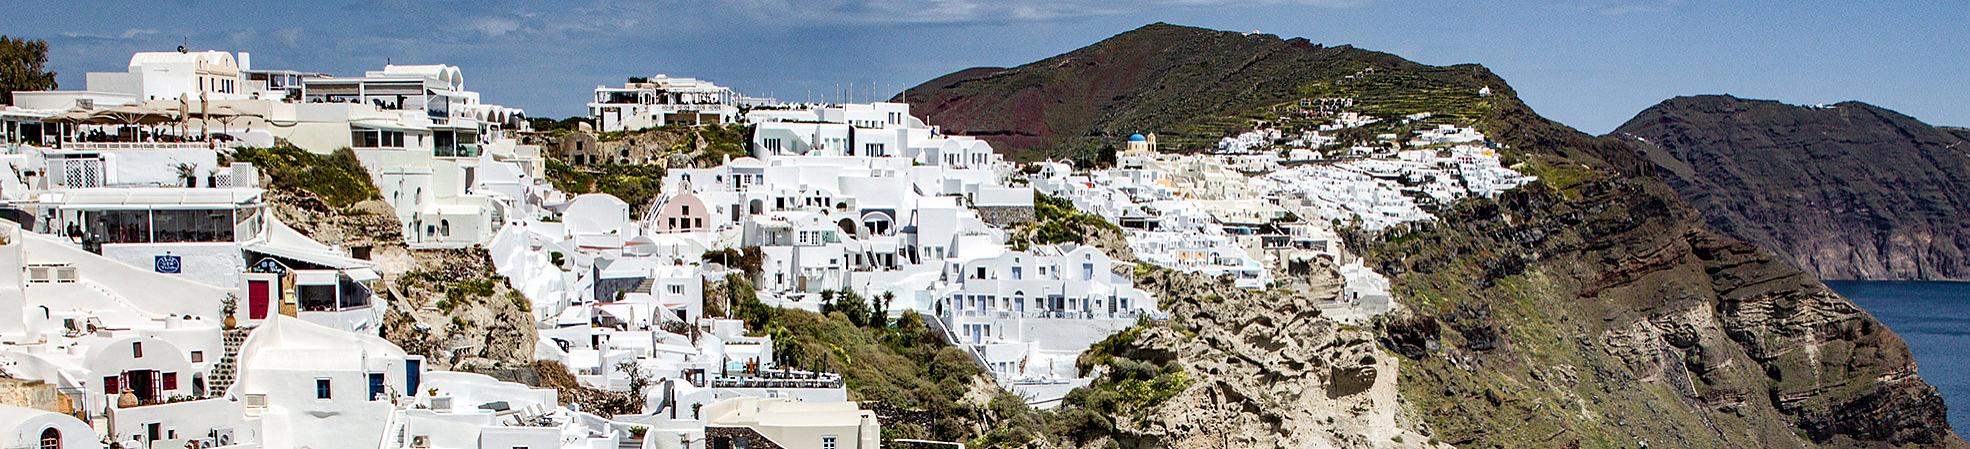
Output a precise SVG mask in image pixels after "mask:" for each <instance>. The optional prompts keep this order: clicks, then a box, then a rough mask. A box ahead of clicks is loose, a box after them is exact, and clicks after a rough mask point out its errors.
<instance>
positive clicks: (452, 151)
mask: <svg viewBox="0 0 1970 449" xmlns="http://www.w3.org/2000/svg"><path fill="white" fill-rule="evenodd" d="M484 151H485V149H484V148H482V147H480V146H479V145H478V144H462V145H453V146H449V147H443V146H441V147H438V149H437V150H434V151H433V155H435V156H437V157H456V158H476V157H479V154H480V153H482V152H484Z"/></svg>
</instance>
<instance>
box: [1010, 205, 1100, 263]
mask: <svg viewBox="0 0 1970 449" xmlns="http://www.w3.org/2000/svg"><path fill="white" fill-rule="evenodd" d="M1033 215H1034V219H1035V220H1034V222H1032V223H1028V224H1027V225H1026V226H1023V227H1021V228H1020V229H1018V230H1017V231H1015V232H1014V233H1013V235H1012V237H1011V239H1010V240H1011V242H1010V243H1011V245H1012V247H1013V249H1016V250H1021V251H1024V250H1026V249H1027V248H1029V247H1031V246H1032V245H1057V244H1061V243H1086V237H1087V234H1088V231H1089V230H1092V229H1106V230H1111V231H1115V232H1118V233H1119V232H1121V228H1120V227H1117V226H1115V224H1114V223H1109V222H1108V220H1106V219H1102V218H1101V217H1100V216H1097V215H1094V214H1090V213H1086V212H1081V211H1080V210H1079V209H1075V208H1074V203H1073V202H1071V201H1067V199H1066V198H1061V197H1057V196H1052V195H1047V194H1043V193H1038V192H1034V193H1033Z"/></svg>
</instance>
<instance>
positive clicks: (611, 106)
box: [588, 74, 739, 132]
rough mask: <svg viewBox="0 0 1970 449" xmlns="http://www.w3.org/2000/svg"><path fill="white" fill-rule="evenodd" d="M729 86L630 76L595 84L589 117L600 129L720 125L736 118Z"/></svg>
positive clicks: (734, 102)
mask: <svg viewBox="0 0 1970 449" xmlns="http://www.w3.org/2000/svg"><path fill="white" fill-rule="evenodd" d="M737 100H738V95H737V94H736V93H733V92H732V89H731V88H727V87H723V86H719V85H717V84H713V83H712V82H710V81H705V80H700V79H696V78H675V77H671V76H669V75H661V74H660V75H657V76H654V77H650V78H640V77H638V78H631V79H630V82H629V83H627V84H624V85H623V87H604V86H596V87H595V96H594V98H592V99H590V101H589V103H588V115H589V118H591V119H593V120H595V129H596V130H598V131H602V132H611V131H634V130H638V129H644V128H654V127H659V126H668V125H685V126H698V125H723V124H728V123H733V122H735V121H737V120H738V119H739V107H738V105H737Z"/></svg>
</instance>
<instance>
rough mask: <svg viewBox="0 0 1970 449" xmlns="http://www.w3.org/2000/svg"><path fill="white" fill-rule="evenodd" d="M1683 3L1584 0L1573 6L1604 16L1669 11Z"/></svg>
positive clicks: (1678, 1) (1677, 0)
mask: <svg viewBox="0 0 1970 449" xmlns="http://www.w3.org/2000/svg"><path fill="white" fill-rule="evenodd" d="M1682 4H1683V2H1682V0H1596V1H1583V2H1580V3H1577V4H1575V5H1573V7H1574V9H1578V10H1581V11H1585V12H1590V13H1594V14H1600V15H1603V16H1625V15H1629V14H1652V13H1660V12H1669V10H1672V9H1676V7H1678V6H1682Z"/></svg>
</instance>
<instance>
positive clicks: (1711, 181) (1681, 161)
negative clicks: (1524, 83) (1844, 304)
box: [1614, 96, 1970, 280]
mask: <svg viewBox="0 0 1970 449" xmlns="http://www.w3.org/2000/svg"><path fill="white" fill-rule="evenodd" d="M1614 136H1616V137H1619V138H1622V139H1623V140H1625V141H1627V142H1629V143H1630V144H1632V146H1633V147H1634V148H1635V149H1636V151H1638V152H1641V153H1642V154H1644V155H1645V156H1646V157H1647V158H1648V161H1649V162H1651V163H1652V164H1653V165H1654V166H1655V170H1654V171H1653V172H1654V174H1655V176H1656V177H1657V178H1660V179H1662V180H1663V181H1665V182H1667V183H1669V185H1670V186H1671V187H1674V188H1675V189H1676V191H1677V192H1678V193H1679V194H1681V195H1682V196H1683V198H1685V199H1686V200H1688V201H1689V202H1690V204H1691V205H1693V206H1695V207H1696V209H1697V210H1698V211H1701V212H1702V214H1703V217H1704V219H1705V220H1706V221H1708V222H1709V223H1710V224H1711V225H1712V226H1715V227H1716V228H1717V229H1718V230H1719V231H1723V232H1724V233H1725V234H1728V235H1730V236H1732V237H1737V238H1739V239H1743V240H1746V241H1750V242H1752V243H1755V244H1758V245H1759V246H1761V247H1764V248H1765V249H1768V250H1771V251H1773V252H1775V253H1778V254H1779V255H1780V256H1782V257H1784V258H1786V259H1788V260H1790V261H1792V262H1793V263H1794V264H1797V265H1798V266H1800V267H1801V268H1804V269H1805V270H1807V271H1809V272H1812V273H1814V274H1816V275H1818V276H1819V277H1820V278H1822V279H1922V280H1940V279H1952V280H1964V279H1970V226H1966V225H1965V223H1966V221H1967V220H1966V219H1965V217H1966V216H1970V140H1966V137H1965V136H1964V135H1963V133H1961V132H1957V131H1954V130H1949V129H1942V128H1936V127H1932V126H1929V125H1927V124H1924V123H1922V122H1921V121H1918V120H1916V119H1914V118H1911V117H1908V116H1905V115H1902V114H1898V113H1895V112H1894V111H1890V110H1886V109H1882V108H1879V107H1875V106H1872V105H1868V104H1865V103H1857V102H1847V103H1840V104H1835V105H1828V106H1793V105H1787V104H1782V103H1778V102H1774V101H1758V100H1744V99H1739V98H1734V97H1729V96H1698V97H1682V98H1675V99H1671V100H1668V101H1665V102H1662V103H1661V104H1658V105H1656V106H1654V107H1651V108H1649V109H1648V110H1645V111H1642V113H1641V114H1638V115H1636V116H1635V118H1634V119H1632V120H1629V121H1628V123H1626V124H1623V125H1622V126H1621V127H1620V128H1618V129H1616V130H1615V133H1614Z"/></svg>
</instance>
